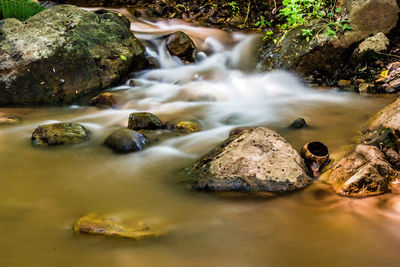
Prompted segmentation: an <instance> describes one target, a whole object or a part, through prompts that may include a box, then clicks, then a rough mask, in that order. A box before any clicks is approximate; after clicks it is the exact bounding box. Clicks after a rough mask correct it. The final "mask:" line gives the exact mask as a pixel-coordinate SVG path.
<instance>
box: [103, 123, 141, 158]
mask: <svg viewBox="0 0 400 267" xmlns="http://www.w3.org/2000/svg"><path fill="white" fill-rule="evenodd" d="M147 143H148V140H147V138H146V136H144V135H143V134H140V133H138V132H136V131H134V130H131V129H125V128H124V129H118V130H115V131H114V132H112V133H111V134H110V135H109V136H108V137H107V139H106V140H105V141H104V145H106V146H107V147H109V148H111V149H112V150H114V152H119V153H127V152H135V151H140V150H142V149H143V148H144V146H145V145H146V144H147Z"/></svg>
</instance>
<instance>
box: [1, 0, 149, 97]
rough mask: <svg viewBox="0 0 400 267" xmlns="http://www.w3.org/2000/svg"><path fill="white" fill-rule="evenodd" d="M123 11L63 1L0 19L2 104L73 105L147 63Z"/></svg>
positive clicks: (143, 50)
mask: <svg viewBox="0 0 400 267" xmlns="http://www.w3.org/2000/svg"><path fill="white" fill-rule="evenodd" d="M144 57H145V49H144V47H143V45H142V44H141V43H140V42H139V41H138V40H137V39H136V38H135V36H134V35H133V34H132V32H131V31H130V29H129V27H128V26H127V24H126V20H124V19H123V18H122V15H121V14H119V15H118V13H116V12H112V11H110V12H100V13H98V14H96V13H94V12H89V11H86V10H83V9H80V8H78V7H75V6H71V5H57V6H55V7H52V8H49V9H46V10H44V11H42V12H40V13H38V14H36V15H35V16H33V17H31V18H29V19H28V20H27V21H26V22H25V23H22V22H20V21H18V20H16V19H5V20H3V21H1V22H0V105H9V104H18V105H21V104H43V103H45V104H69V103H72V102H74V101H77V100H79V99H81V98H82V97H83V96H85V95H88V94H92V93H95V92H98V91H100V90H101V89H104V88H107V87H109V86H111V85H113V84H115V83H117V82H118V81H119V80H120V78H121V76H122V75H123V74H125V73H127V72H128V71H129V70H131V69H134V68H141V67H142V65H144V61H145V59H144Z"/></svg>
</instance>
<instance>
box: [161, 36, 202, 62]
mask: <svg viewBox="0 0 400 267" xmlns="http://www.w3.org/2000/svg"><path fill="white" fill-rule="evenodd" d="M167 50H168V52H169V53H170V54H171V55H172V56H177V57H179V58H180V59H182V60H184V61H189V62H193V61H194V60H195V51H196V46H195V45H194V43H193V41H192V39H190V37H189V36H187V35H186V34H185V33H184V32H176V33H173V34H171V35H170V36H168V39H167Z"/></svg>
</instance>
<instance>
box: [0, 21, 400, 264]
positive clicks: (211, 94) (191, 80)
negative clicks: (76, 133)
mask: <svg viewBox="0 0 400 267" xmlns="http://www.w3.org/2000/svg"><path fill="white" fill-rule="evenodd" d="M132 30H133V31H134V32H135V34H136V36H137V37H138V38H140V39H141V40H143V41H144V42H145V43H146V47H147V52H148V54H149V55H150V56H151V57H152V58H153V60H154V62H156V64H157V65H159V66H160V67H159V68H157V69H153V70H147V71H143V72H139V73H132V75H131V77H130V79H129V80H127V81H126V83H124V84H121V85H120V86H118V87H115V88H112V89H111V90H112V91H113V93H114V94H115V95H116V96H117V98H118V99H119V100H120V104H119V107H118V109H98V108H94V107H86V106H70V107H38V108H1V109H0V112H5V113H11V114H14V115H19V116H21V117H22V118H23V122H22V124H19V125H11V126H0V266H56V265H59V266H377V265H384V266H396V265H398V261H399V258H400V256H399V255H398V252H397V251H398V249H397V247H398V246H399V245H400V231H399V230H398V225H399V223H400V195H399V194H398V192H397V189H396V188H395V192H393V193H392V194H388V195H385V196H379V197H374V198H368V199H362V200H356V199H347V198H341V197H339V196H337V195H335V194H334V193H332V192H331V191H330V188H329V186H326V185H323V184H321V183H319V182H316V183H314V184H313V185H312V186H310V187H309V188H307V189H305V190H303V191H301V192H297V193H294V194H289V195H285V196H281V197H276V198H273V199H264V198H257V197H250V196H246V197H245V196H240V197H239V196H235V194H233V195H229V196H220V195H216V194H210V193H202V192H195V191H193V190H192V189H191V188H190V183H189V182H188V177H186V176H185V174H184V172H183V169H184V168H185V167H188V166H190V164H191V163H192V162H193V161H194V160H195V159H196V158H198V157H199V156H201V155H202V154H204V153H206V152H207V151H208V150H209V149H211V148H212V147H213V146H214V145H216V144H218V143H219V142H221V141H222V140H224V139H225V138H226V137H227V135H228V133H229V131H230V130H231V129H232V128H235V127H238V126H249V125H262V126H267V127H270V128H272V129H274V130H276V131H278V133H280V134H281V135H283V136H284V137H285V138H286V139H287V140H288V141H289V142H290V143H292V144H293V146H294V147H295V148H296V149H299V148H300V147H301V146H302V144H304V143H306V142H308V141H311V140H319V141H322V142H324V143H326V144H327V145H328V146H329V148H330V149H331V152H332V154H333V155H336V154H338V153H341V152H342V151H344V150H345V146H347V145H349V144H352V142H353V138H354V136H355V135H356V131H357V130H358V129H359V127H360V126H361V125H362V124H363V123H365V122H366V121H367V119H368V118H369V116H371V115H372V114H373V113H374V112H376V111H377V110H379V109H380V108H382V107H383V106H384V105H385V104H387V103H390V102H391V101H393V99H394V97H392V96H374V97H365V96H364V97H363V96H359V95H353V94H346V93H341V92H337V91H336V90H327V89H316V88H309V87H307V86H306V85H304V84H303V83H302V82H300V80H299V79H298V78H297V77H296V76H295V75H294V74H291V73H288V72H284V71H277V72H269V73H257V72H256V71H255V69H256V55H257V52H256V51H257V43H258V40H259V38H260V37H259V36H257V35H251V34H242V33H226V32H223V31H220V30H215V29H207V28H201V27H194V26H191V25H188V24H184V23H183V22H181V21H168V22H165V21H161V22H157V23H151V22H146V21H135V22H133V23H132ZM178 30H180V31H184V32H186V33H187V34H188V35H190V36H191V37H192V38H193V40H194V41H195V43H196V45H197V47H198V48H199V52H198V59H197V61H196V62H195V63H194V64H189V65H184V64H183V63H182V62H181V61H180V60H179V59H177V58H175V57H171V56H170V55H169V54H168V53H167V51H166V49H165V39H166V35H167V34H169V33H171V32H175V31H178ZM130 80H133V81H134V83H135V84H136V86H134V87H131V86H129V84H130ZM135 111H148V112H152V113H154V114H156V115H158V116H159V117H160V118H161V119H162V120H163V121H170V122H177V121H179V120H194V121H197V122H198V123H200V124H201V126H202V128H203V131H201V132H199V133H195V134H191V135H186V136H172V137H169V138H165V139H161V140H160V141H159V142H158V143H156V144H154V145H153V146H151V147H149V148H148V149H146V150H144V151H142V152H139V153H132V154H127V155H117V154H114V153H112V151H110V150H109V149H107V148H105V147H103V146H102V142H103V140H104V139H105V137H106V136H107V135H108V134H109V133H110V132H111V131H113V130H114V129H116V128H118V127H126V126H127V121H128V116H129V114H130V113H132V112H135ZM297 117H304V118H305V119H306V121H307V122H308V123H309V125H310V128H309V129H305V130H289V129H287V126H288V125H289V124H290V123H291V122H292V121H293V120H294V119H296V118H297ZM58 121H70V122H78V123H81V124H83V125H85V126H86V127H87V128H88V129H89V130H90V131H91V140H90V141H89V142H88V143H85V144H82V145H77V146H65V147H50V148H35V147H32V145H31V144H30V135H31V133H32V132H33V130H34V128H35V127H36V126H37V125H40V124H45V123H52V122H58ZM91 212H105V213H111V214H116V216H118V214H122V213H132V214H133V213H134V214H141V215H142V216H145V217H149V218H157V219H160V220H163V221H165V222H166V223H167V224H168V225H169V226H170V232H169V234H168V235H166V236H164V237H161V238H159V239H152V240H147V241H143V242H135V241H131V240H125V239H119V238H102V237H98V236H85V235H83V236H82V235H79V236H78V235H75V234H74V233H73V231H72V225H73V224H74V222H75V221H76V220H77V219H79V218H80V217H81V216H83V215H86V214H88V213H91Z"/></svg>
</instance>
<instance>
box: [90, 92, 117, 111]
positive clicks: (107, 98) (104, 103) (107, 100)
mask: <svg viewBox="0 0 400 267" xmlns="http://www.w3.org/2000/svg"><path fill="white" fill-rule="evenodd" d="M90 105H91V106H96V107H111V108H112V107H115V106H116V105H117V99H116V98H115V96H114V95H113V94H111V93H108V92H107V93H102V94H100V95H98V96H95V97H93V98H92V99H91V100H90Z"/></svg>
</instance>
